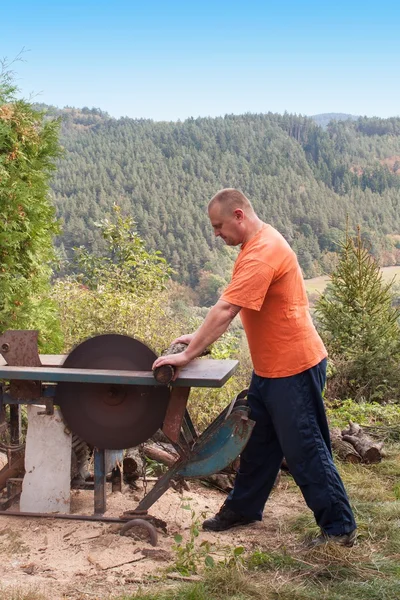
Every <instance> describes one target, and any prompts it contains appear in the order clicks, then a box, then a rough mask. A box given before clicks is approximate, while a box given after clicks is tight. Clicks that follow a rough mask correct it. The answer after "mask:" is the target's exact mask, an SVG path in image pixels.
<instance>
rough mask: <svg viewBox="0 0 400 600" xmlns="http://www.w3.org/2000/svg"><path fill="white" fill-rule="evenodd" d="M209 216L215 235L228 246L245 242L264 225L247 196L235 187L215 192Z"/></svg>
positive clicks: (210, 203)
mask: <svg viewBox="0 0 400 600" xmlns="http://www.w3.org/2000/svg"><path fill="white" fill-rule="evenodd" d="M208 216H209V218H210V221H211V225H212V228H213V229H214V235H215V236H216V237H220V238H222V239H223V240H224V242H225V243H226V244H227V245H228V246H237V245H238V244H243V243H244V242H246V241H247V240H249V239H250V238H251V237H252V236H253V235H255V234H256V233H257V231H259V229H260V228H261V227H262V225H263V223H262V221H261V220H260V219H259V218H258V217H257V215H256V213H255V212H254V210H253V207H252V205H251V203H250V201H249V200H248V199H247V198H246V196H245V195H244V194H242V192H239V190H235V189H233V188H225V189H224V190H220V191H219V192H217V193H216V194H215V196H214V197H213V198H212V199H211V200H210V202H209V204H208Z"/></svg>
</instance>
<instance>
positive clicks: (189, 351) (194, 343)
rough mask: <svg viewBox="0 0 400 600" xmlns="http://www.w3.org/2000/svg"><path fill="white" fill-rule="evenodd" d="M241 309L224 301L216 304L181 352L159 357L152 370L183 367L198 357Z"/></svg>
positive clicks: (218, 336) (219, 335)
mask: <svg viewBox="0 0 400 600" xmlns="http://www.w3.org/2000/svg"><path fill="white" fill-rule="evenodd" d="M240 309H241V307H240V306H236V305H234V304H230V303H229V302H226V301H225V300H218V302H217V303H216V304H215V305H214V306H213V307H212V308H211V309H210V311H209V313H208V315H207V316H206V318H205V319H204V321H203V323H202V325H201V326H200V327H199V329H198V330H197V331H196V333H194V334H193V337H192V339H191V341H190V343H189V345H188V347H187V348H186V350H184V351H183V352H180V353H179V354H167V355H166V356H160V358H157V360H156V361H155V362H154V364H153V369H155V368H157V367H161V366H162V365H172V366H174V367H177V368H178V367H184V366H185V365H187V364H188V363H189V362H190V361H191V360H193V359H194V358H196V356H199V355H200V354H201V353H202V352H203V350H205V349H206V348H207V347H208V346H209V345H210V344H212V343H213V342H215V340H217V339H218V338H220V337H221V335H222V334H223V333H224V332H225V331H226V330H227V329H228V327H229V325H230V323H231V321H233V319H234V318H235V317H236V315H237V314H238V313H239V311H240Z"/></svg>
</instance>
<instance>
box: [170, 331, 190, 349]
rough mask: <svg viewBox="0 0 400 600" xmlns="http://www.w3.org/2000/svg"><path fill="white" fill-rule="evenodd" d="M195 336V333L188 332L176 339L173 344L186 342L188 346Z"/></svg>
mask: <svg viewBox="0 0 400 600" xmlns="http://www.w3.org/2000/svg"><path fill="white" fill-rule="evenodd" d="M193 337H194V333H186V334H184V335H180V336H179V337H178V338H176V340H174V341H173V342H172V344H186V345H187V346H188V345H189V344H190V342H191V341H192V339H193Z"/></svg>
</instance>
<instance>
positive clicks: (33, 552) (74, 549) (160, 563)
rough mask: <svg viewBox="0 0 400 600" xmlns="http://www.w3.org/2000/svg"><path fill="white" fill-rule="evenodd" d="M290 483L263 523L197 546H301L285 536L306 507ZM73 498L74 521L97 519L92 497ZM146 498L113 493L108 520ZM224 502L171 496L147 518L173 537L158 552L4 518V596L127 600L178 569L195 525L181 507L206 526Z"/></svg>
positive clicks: (98, 532)
mask: <svg viewBox="0 0 400 600" xmlns="http://www.w3.org/2000/svg"><path fill="white" fill-rule="evenodd" d="M287 481H288V480H287V478H286V477H283V478H282V480H281V483H280V485H279V486H278V487H277V488H276V489H275V490H274V492H273V494H272V496H271V498H270V499H269V501H268V503H267V507H266V510H265V513H264V520H263V522H261V523H256V524H253V525H250V526H247V527H237V528H235V529H233V530H230V531H228V532H223V533H219V534H213V533H210V532H203V531H201V533H200V536H199V538H198V540H196V544H197V543H198V544H199V545H200V543H201V542H202V541H203V540H208V541H209V542H211V543H212V544H215V545H216V546H217V547H218V548H220V549H221V551H224V550H225V551H226V549H227V548H229V547H232V548H235V547H236V546H244V547H245V549H246V550H248V551H251V550H253V549H258V548H262V549H270V550H273V549H276V548H278V547H280V546H282V545H283V544H284V545H285V546H286V547H290V546H296V545H297V543H298V542H297V540H296V538H295V537H294V536H292V535H291V534H289V533H285V532H284V523H285V521H287V519H288V517H289V516H296V515H297V514H300V513H301V512H304V510H305V509H306V506H305V503H304V501H303V499H302V496H301V494H300V493H298V492H297V491H296V490H293V487H292V486H288V483H287ZM71 494H72V502H71V511H72V512H73V513H77V514H93V492H91V491H80V490H73V491H72V492H71ZM141 496H142V491H141V490H140V489H139V490H138V491H132V490H131V489H130V488H129V487H128V486H126V487H125V488H124V491H123V493H114V494H112V493H111V492H110V493H109V494H108V498H107V502H108V504H107V508H108V510H107V513H106V516H116V517H118V516H120V515H121V514H122V513H123V512H124V511H127V510H132V509H134V508H135V506H136V505H137V502H138V500H140V498H141ZM224 499H225V495H224V494H222V493H221V492H219V491H218V490H213V489H210V488H206V487H204V486H203V485H201V484H200V483H198V482H190V491H185V492H184V493H183V494H180V493H178V492H176V491H174V490H173V489H170V490H168V491H167V492H166V493H165V494H164V495H163V496H162V497H161V498H160V500H158V502H156V504H155V505H154V506H153V507H152V508H151V510H150V511H149V512H150V514H152V515H153V516H155V517H158V518H160V519H163V520H165V521H166V522H167V534H165V533H163V532H162V531H159V540H158V546H157V547H156V548H154V547H152V546H151V545H150V543H149V542H148V539H147V536H146V535H143V536H141V535H140V537H139V535H138V530H136V536H135V537H131V536H129V537H125V536H120V535H119V528H120V525H118V524H117V525H114V524H109V523H101V522H87V521H67V520H60V519H40V518H26V517H11V516H9V517H8V516H0V559H1V564H2V575H1V582H0V584H1V588H2V589H3V590H4V589H7V588H9V589H12V588H18V589H19V590H21V591H26V592H28V591H31V590H35V591H36V592H40V593H41V594H43V596H44V597H45V598H46V599H49V600H50V599H51V600H65V599H73V600H78V599H79V600H83V599H89V598H90V599H93V598H95V599H98V600H105V599H107V600H108V599H109V598H115V597H118V596H121V595H122V594H125V595H129V593H133V592H135V591H136V590H137V589H138V588H139V587H140V585H141V583H140V582H141V581H142V582H146V580H147V581H148V576H149V575H154V576H156V577H159V576H160V575H161V574H162V573H163V572H165V569H166V568H167V567H168V566H171V565H173V564H174V560H175V553H174V551H173V549H172V546H173V544H174V535H175V534H177V533H180V534H181V535H182V536H183V537H184V539H185V538H188V536H189V531H190V526H191V524H192V516H191V511H188V510H184V509H183V508H182V506H183V505H188V504H189V505H190V507H191V509H192V510H194V511H195V514H196V517H195V518H198V519H199V520H200V521H201V520H202V519H203V517H202V514H203V513H206V514H207V516H209V515H211V514H214V513H215V512H216V511H217V510H218V508H219V507H220V505H221V504H222V503H223V501H224ZM11 510H18V507H17V506H14V507H12V508H11Z"/></svg>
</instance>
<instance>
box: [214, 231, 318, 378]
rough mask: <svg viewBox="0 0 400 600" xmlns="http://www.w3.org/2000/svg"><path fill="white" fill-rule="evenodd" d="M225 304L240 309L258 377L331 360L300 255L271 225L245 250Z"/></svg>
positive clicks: (280, 374)
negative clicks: (317, 325) (317, 326)
mask: <svg viewBox="0 0 400 600" xmlns="http://www.w3.org/2000/svg"><path fill="white" fill-rule="evenodd" d="M221 299H222V300H225V301H226V302H230V303H231V304H235V305H236V306H241V307H242V310H241V311H240V316H241V319H242V323H243V327H244V330H245V332H246V336H247V340H248V343H249V348H250V353H251V358H252V361H253V366H254V371H255V373H256V374H257V375H260V376H261V377H288V376H289V375H296V374H297V373H301V372H302V371H305V370H306V369H309V368H311V367H314V366H315V365H316V364H318V363H319V362H321V360H322V359H323V358H325V357H326V356H327V352H326V349H325V346H324V344H323V342H322V340H321V338H320V337H319V335H318V333H317V330H316V329H315V327H314V324H313V322H312V319H311V315H310V312H309V305H308V298H307V293H306V288H305V285H304V280H303V275H302V273H301V270H300V266H299V263H298V261H297V257H296V254H295V253H294V252H293V250H292V249H291V247H290V246H289V244H288V243H287V242H286V240H285V239H284V237H283V236H282V235H281V234H280V233H279V232H278V231H277V230H276V229H274V228H273V227H272V226H271V225H267V224H265V223H264V225H263V227H262V228H261V230H260V231H259V232H258V233H257V234H256V235H255V236H254V237H252V238H251V239H250V240H249V241H248V242H246V243H245V244H243V245H242V248H241V251H240V253H239V255H238V257H237V259H236V262H235V266H234V269H233V275H232V280H231V282H230V283H229V285H228V287H227V288H226V289H225V291H224V292H223V294H222V296H221Z"/></svg>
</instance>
